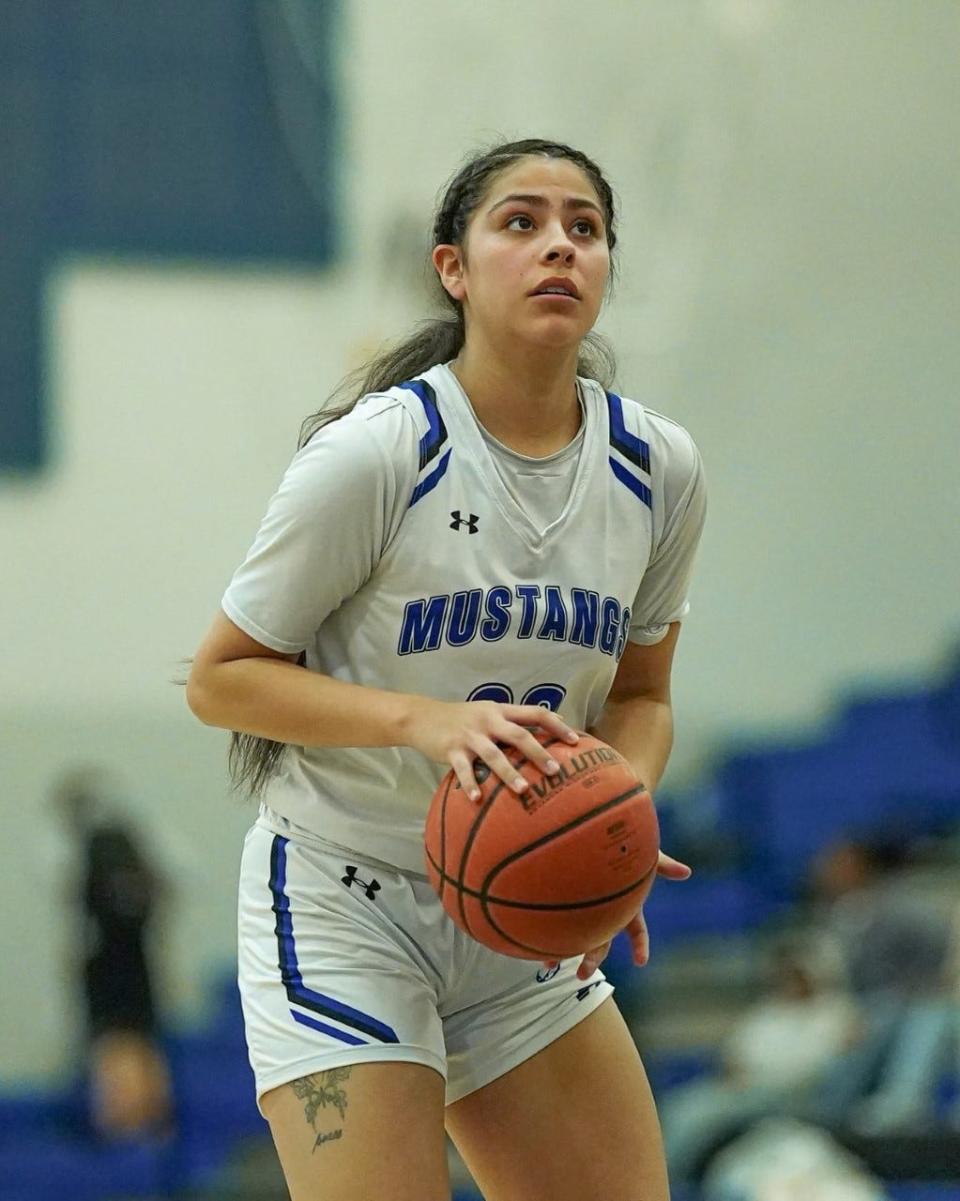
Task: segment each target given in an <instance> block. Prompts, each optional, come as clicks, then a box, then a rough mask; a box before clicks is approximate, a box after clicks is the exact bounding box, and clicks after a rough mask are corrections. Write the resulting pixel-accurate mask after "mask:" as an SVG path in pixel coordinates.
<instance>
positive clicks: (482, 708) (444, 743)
mask: <svg viewBox="0 0 960 1201" xmlns="http://www.w3.org/2000/svg"><path fill="white" fill-rule="evenodd" d="M423 701H424V703H423V704H422V705H420V706H418V707H417V709H416V710H415V712H414V714H413V715H412V717H411V719H410V722H409V727H408V737H407V740H406V741H407V745H409V746H412V747H413V748H414V749H415V750H418V751H420V752H421V754H424V755H426V756H427V758H428V759H433V760H434V761H435V762H437V763H446V764H449V766H450V767H452V768H453V770H454V771H455V772H456V774H457V779H458V780H459V781H460V786H461V788H463V790H464V792H465V793H466V794H467V796H468V797H469V798H470V799H471V800H472V801H478V800H479V799H480V795H481V793H480V786H479V785H478V784H477V780H476V776H475V775H474V763H475V761H476V760H479V761H480V762H481V763H485V764H486V765H487V767H489V768H490V770H491V771H492V772H493V773H494V774H495V775H497V776H499V777H500V779H501V780H503V782H504V783H505V784H506V785H507V786H508V787H509V788H510V789H512V790H513V791H514V792H516V793H521V792H525V791H526V789H527V788H528V787H529V785H528V784H527V781H526V780H525V779H524V778H523V776H521V775H520V773H519V772H518V771H517V769H516V768H515V767H514V765H513V764H512V763H511V762H510V760H509V759H508V758H507V756H506V755H505V754H504V753H503V751H502V750H501V749H500V746H499V745H498V743H499V744H502V745H506V746H514V747H516V748H517V750H518V751H519V752H520V753H521V754H522V755H524V756H525V757H526V758H527V759H529V760H530V762H531V763H535V764H536V765H537V767H539V768H540V770H541V771H542V772H543V773H544V775H547V776H552V775H554V774H555V773H556V772H558V771H559V770H560V767H559V764H558V763H556V761H555V760H553V758H552V757H551V755H550V752H549V751H548V750H545V749H544V748H543V747H542V746H541V744H540V743H539V742H538V741H537V739H536V738H535V737H534V735H533V734H532V733H531V732H530V729H529V727H531V726H539V727H540V729H541V730H543V732H544V733H545V734H547V735H549V736H551V737H553V738H562V739H563V741H564V742H566V743H568V744H569V745H571V746H572V745H573V744H574V743H576V742H577V741H578V740H579V737H580V736H579V734H578V733H577V731H576V730H574V729H573V728H572V727H571V726H568V725H567V723H566V722H565V721H564V720H563V718H562V717H560V715H559V714H557V713H553V712H552V711H551V710H550V709H544V708H543V707H542V706H540V705H504V704H501V703H500V702H498V701H463V702H456V701H437V700H432V699H429V698H426V697H425V698H423Z"/></svg>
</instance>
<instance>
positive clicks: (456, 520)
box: [450, 509, 480, 534]
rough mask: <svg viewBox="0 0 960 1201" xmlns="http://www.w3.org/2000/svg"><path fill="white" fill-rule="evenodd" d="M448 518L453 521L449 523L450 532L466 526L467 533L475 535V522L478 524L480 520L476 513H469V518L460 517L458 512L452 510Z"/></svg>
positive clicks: (457, 510)
mask: <svg viewBox="0 0 960 1201" xmlns="http://www.w3.org/2000/svg"><path fill="white" fill-rule="evenodd" d="M450 516H451V517H452V518H453V521H451V522H450V528H451V529H452V530H459V529H460V528H461V526H466V527H467V533H469V534H475V533H476V532H477V522H479V520H480V518H479V517H478V516H477V515H476V513H471V514H470V516H469V517H461V516H460V510H459V509H454V510H453V512H452V513H451V514H450Z"/></svg>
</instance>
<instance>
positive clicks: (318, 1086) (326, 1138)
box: [290, 1067, 352, 1151]
mask: <svg viewBox="0 0 960 1201" xmlns="http://www.w3.org/2000/svg"><path fill="white" fill-rule="evenodd" d="M351 1070H352V1069H351V1068H349V1067H346V1068H331V1069H330V1071H329V1072H315V1073H314V1074H313V1075H312V1076H302V1077H301V1078H300V1079H299V1080H294V1081H292V1083H291V1085H290V1087H291V1088H292V1089H293V1091H294V1093H295V1094H296V1095H297V1097H298V1098H299V1099H300V1100H301V1101H304V1102H306V1104H305V1105H304V1107H303V1111H304V1114H305V1116H306V1119H307V1122H308V1123H309V1125H310V1126H311V1127H312V1128H313V1130H314V1131H316V1134H317V1137H316V1140H315V1141H314V1144H313V1150H314V1151H316V1149H317V1147H320V1146H322V1145H323V1144H324V1143H328V1142H330V1140H331V1139H337V1138H342V1137H343V1130H342V1129H340V1130H334V1131H333V1132H332V1133H324V1132H323V1131H317V1114H318V1112H319V1111H320V1110H321V1109H326V1108H327V1106H328V1105H332V1106H333V1108H334V1109H336V1110H337V1112H338V1113H339V1114H340V1120H341V1121H343V1119H344V1118H345V1116H346V1112H347V1094H346V1093H345V1092H344V1090H343V1088H342V1087H341V1085H342V1084H343V1083H344V1082H345V1081H347V1080H349V1079H350V1072H351Z"/></svg>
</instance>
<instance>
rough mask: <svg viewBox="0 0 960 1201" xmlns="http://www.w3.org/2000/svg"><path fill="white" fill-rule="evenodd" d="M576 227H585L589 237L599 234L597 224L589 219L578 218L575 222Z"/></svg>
mask: <svg viewBox="0 0 960 1201" xmlns="http://www.w3.org/2000/svg"><path fill="white" fill-rule="evenodd" d="M574 225H575V226H577V225H582V226H585V232H586V233H587V234H588V235H589V234H595V233H596V232H597V227H596V225H595V223H594V222H593V221H591V220H590V219H589V218H588V217H578V218H577V220H576V221H575V222H574Z"/></svg>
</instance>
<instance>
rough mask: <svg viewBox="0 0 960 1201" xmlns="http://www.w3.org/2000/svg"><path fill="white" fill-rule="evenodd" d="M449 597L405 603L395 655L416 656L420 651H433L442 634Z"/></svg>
mask: <svg viewBox="0 0 960 1201" xmlns="http://www.w3.org/2000/svg"><path fill="white" fill-rule="evenodd" d="M449 603H450V597H449V596H431V597H430V599H429V600H415V601H407V604H406V607H405V608H404V610H403V625H402V627H401V629H400V645H399V646H398V647H397V653H398V654H401V655H416V654H419V653H420V651H435V650H436V649H437V647H438V646H439V645H440V638H441V635H442V634H443V624H444V618H445V617H446V616H447V605H448V604H449Z"/></svg>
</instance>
